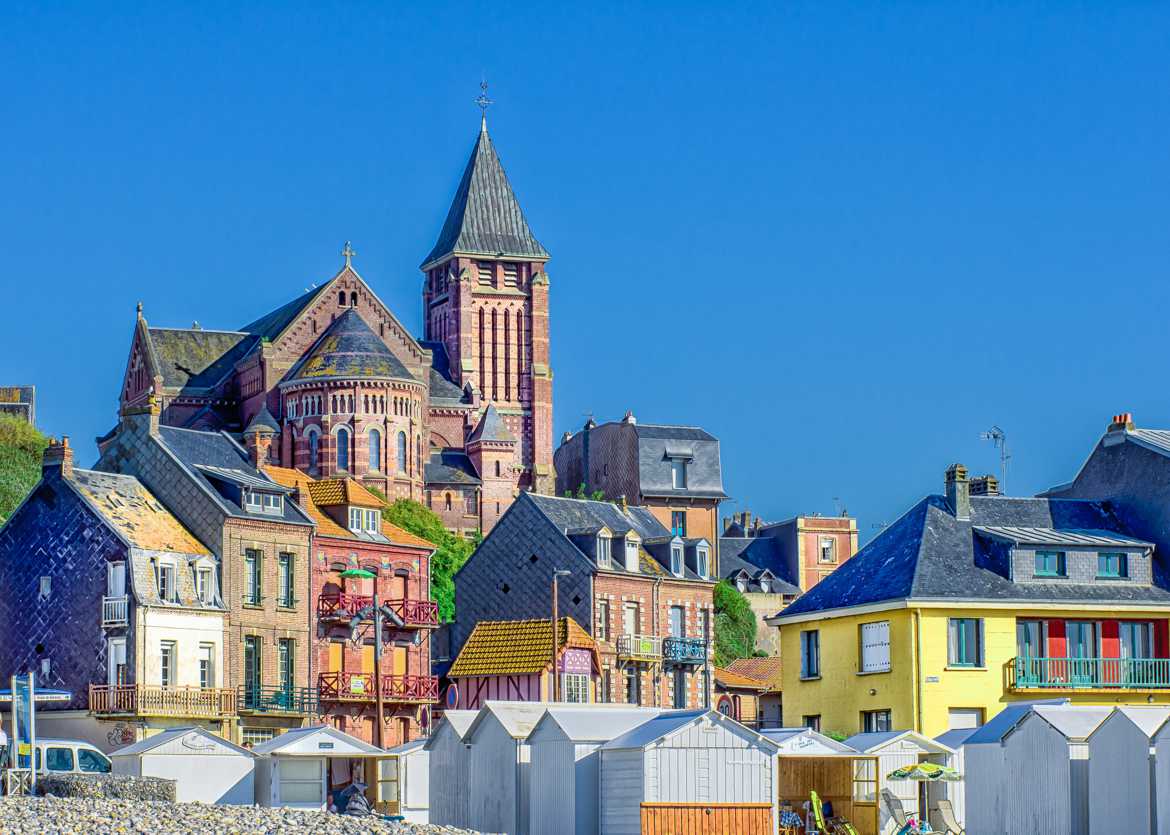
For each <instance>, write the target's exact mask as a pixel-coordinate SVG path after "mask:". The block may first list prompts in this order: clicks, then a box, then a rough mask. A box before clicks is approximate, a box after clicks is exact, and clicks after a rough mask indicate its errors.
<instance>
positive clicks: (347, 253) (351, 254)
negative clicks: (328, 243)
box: [341, 241, 357, 267]
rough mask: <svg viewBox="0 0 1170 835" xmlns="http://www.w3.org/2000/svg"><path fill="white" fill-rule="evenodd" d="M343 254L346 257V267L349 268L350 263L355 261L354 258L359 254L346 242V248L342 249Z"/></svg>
mask: <svg viewBox="0 0 1170 835" xmlns="http://www.w3.org/2000/svg"><path fill="white" fill-rule="evenodd" d="M341 254H342V255H344V256H345V266H347V267H348V266H349V262H350V261H351V260H352V259H353V257H354V256H355V255H357V253H356V252H354V251H353V247H352V246H350V245H349V241H346V242H345V246H344V247H342V249H341Z"/></svg>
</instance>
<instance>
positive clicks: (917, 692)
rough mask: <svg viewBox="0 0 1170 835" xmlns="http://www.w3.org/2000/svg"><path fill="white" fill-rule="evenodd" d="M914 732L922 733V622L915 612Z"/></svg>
mask: <svg viewBox="0 0 1170 835" xmlns="http://www.w3.org/2000/svg"><path fill="white" fill-rule="evenodd" d="M913 668H914V694H913V695H914V717H915V723H916V724H915V726H914V730H916V731H918V733H922V620H921V615H920V613H919V611H918V610H917V609H915V610H914V664H913Z"/></svg>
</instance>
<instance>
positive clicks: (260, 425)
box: [244, 403, 280, 435]
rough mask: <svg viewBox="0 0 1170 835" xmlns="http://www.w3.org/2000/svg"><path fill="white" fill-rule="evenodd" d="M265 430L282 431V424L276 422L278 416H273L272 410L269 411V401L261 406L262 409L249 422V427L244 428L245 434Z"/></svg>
mask: <svg viewBox="0 0 1170 835" xmlns="http://www.w3.org/2000/svg"><path fill="white" fill-rule="evenodd" d="M264 431H268V432H271V433H279V432H280V424H279V423H277V422H276V418H274V417H273V416H272V412H270V411H268V404H267V403H265V404H264V405H263V406H261V407H260V411H258V412H257V413H256V414H255V416H254V417H253V418H252V420H250V421H249V422H248V426H247V428H246V429H244V434H245V435H251V434H252V433H253V432H264Z"/></svg>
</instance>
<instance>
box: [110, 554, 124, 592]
mask: <svg viewBox="0 0 1170 835" xmlns="http://www.w3.org/2000/svg"><path fill="white" fill-rule="evenodd" d="M119 575H120V577H121V582H120V583H115V582H114V578H115V577H116V576H119ZM125 594H126V562H125V560H115V561H112V562H108V563H106V597H124V596H125Z"/></svg>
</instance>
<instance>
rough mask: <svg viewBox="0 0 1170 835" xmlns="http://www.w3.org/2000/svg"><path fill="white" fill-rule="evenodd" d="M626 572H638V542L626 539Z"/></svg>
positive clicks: (629, 538) (630, 538)
mask: <svg viewBox="0 0 1170 835" xmlns="http://www.w3.org/2000/svg"><path fill="white" fill-rule="evenodd" d="M626 571H630V572H637V571H638V540H636V539H634V538H633V537H627V538H626Z"/></svg>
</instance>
